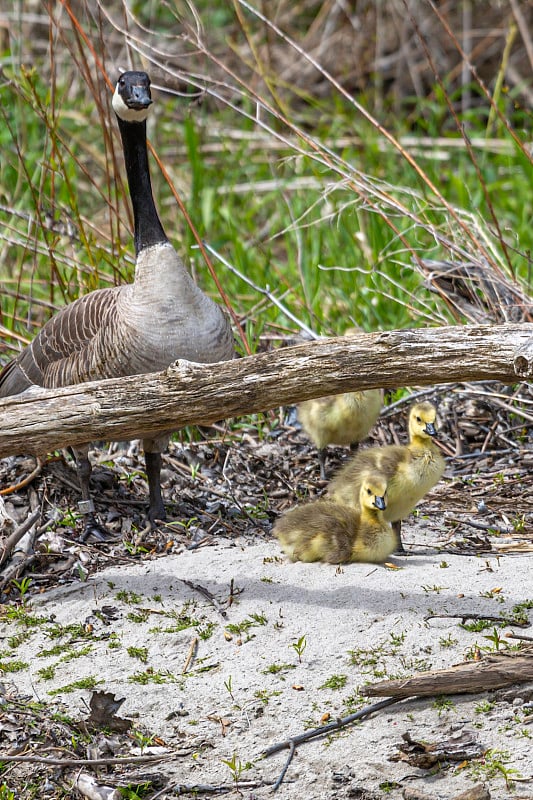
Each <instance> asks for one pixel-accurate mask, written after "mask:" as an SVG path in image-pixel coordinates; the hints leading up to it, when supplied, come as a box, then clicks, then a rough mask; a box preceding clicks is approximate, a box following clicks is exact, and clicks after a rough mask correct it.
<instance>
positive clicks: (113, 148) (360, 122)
mask: <svg viewBox="0 0 533 800" xmlns="http://www.w3.org/2000/svg"><path fill="white" fill-rule="evenodd" d="M532 30H533V8H532V7H531V4H529V3H527V2H519V0H508V2H507V1H503V0H502V2H490V3H489V2H484V1H483V0H479V1H478V0H465V2H462V3H453V2H448V3H447V2H443V3H431V2H428V1H427V0H412V1H411V2H408V1H407V0H405V2H404V1H403V0H393V2H388V3H377V2H370V1H368V2H366V1H365V0H363V1H362V2H357V3H347V2H337V0H323V1H322V2H312V0H301V1H300V2H286V1H285V0H280V1H279V2H275V3H266V2H259V0H258V2H256V3H254V4H249V3H248V2H244V0H234V2H233V3H215V4H210V5H209V6H208V5H207V4H204V3H203V2H198V3H197V4H196V5H193V4H189V3H181V2H177V3H174V4H163V3H157V2H149V3H134V2H124V3H119V2H111V3H107V2H105V3H94V2H89V0H77V2H70V3H68V2H65V1H63V0H62V1H61V2H57V3H52V2H51V3H49V4H48V5H47V6H43V5H42V4H40V3H36V2H30V0H26V1H25V2H21V3H19V4H13V8H11V9H8V10H3V11H0V50H1V52H2V56H3V57H2V62H1V63H2V71H1V74H0V92H1V93H2V98H1V102H0V114H2V125H3V131H2V132H1V133H0V144H1V146H2V148H3V158H2V159H1V163H0V193H1V196H0V281H1V284H2V294H1V298H0V302H1V306H0V362H5V361H6V360H7V359H8V358H9V357H11V356H12V355H13V354H15V353H16V352H17V351H18V350H19V348H20V347H21V346H23V345H24V344H25V343H26V342H27V341H29V340H31V338H32V336H33V335H35V332H36V331H37V330H38V329H39V327H40V326H41V325H42V324H43V323H44V321H46V319H47V318H48V317H49V316H50V314H52V313H53V311H54V310H55V309H56V308H57V307H59V306H60V305H62V304H63V303H64V302H68V301H69V300H71V299H73V298H74V297H77V296H78V295H79V294H80V293H83V292H85V291H87V290H91V289H93V288H95V287H96V286H104V285H108V284H112V283H116V282H120V281H123V280H127V279H129V277H130V275H131V269H132V266H133V261H132V257H131V256H132V247H131V227H132V225H131V216H130V209H129V204H128V199H127V191H126V189H125V185H124V178H123V169H122V161H121V158H122V156H121V152H120V147H119V145H118V138H117V135H116V129H115V127H116V126H115V122H114V120H113V115H112V113H111V110H110V92H109V88H110V82H112V81H113V79H114V78H115V76H116V74H117V72H118V70H120V69H124V68H129V67H135V68H139V67H142V68H144V69H146V70H147V71H148V72H149V73H150V74H151V76H152V80H153V83H154V85H155V86H156V87H157V89H159V95H158V100H159V106H158V110H157V128H154V129H153V131H152V135H151V139H152V142H153V147H154V150H153V155H154V157H155V158H156V159H157V158H160V162H159V167H160V168H161V169H160V170H159V169H156V168H155V163H154V164H153V167H154V168H153V169H152V174H153V180H154V187H155V192H156V195H157V198H158V205H159V207H160V209H161V214H162V217H163V219H164V222H165V225H166V226H167V227H168V229H169V230H172V231H173V236H172V238H173V241H175V243H176V245H177V246H178V247H179V248H181V249H182V251H183V253H184V254H187V257H188V258H189V259H190V263H191V268H192V269H193V270H194V271H195V273H196V274H197V276H198V279H199V280H200V281H201V282H202V283H203V284H205V286H207V287H208V288H209V289H210V290H211V291H212V292H213V294H216V293H217V285H216V282H215V281H214V280H213V279H212V277H209V271H211V273H212V274H214V275H216V276H218V278H219V279H220V280H221V281H222V283H223V286H224V289H225V293H226V300H227V302H228V303H229V304H230V305H231V307H232V310H233V311H234V313H235V315H236V317H238V319H239V322H240V325H241V332H240V336H241V349H242V352H247V351H249V352H256V351H257V350H264V349H270V348H272V347H277V346H279V345H280V344H286V343H287V342H289V343H290V342H292V341H293V340H294V337H295V336H296V335H299V334H300V333H301V332H302V331H303V332H304V333H306V335H311V336H316V335H317V334H319V333H328V334H331V333H342V332H343V330H344V329H345V327H346V325H347V324H352V323H356V324H359V325H361V326H362V327H363V328H365V329H367V330H376V329H387V328H389V329H390V328H401V327H407V326H411V325H415V326H417V325H429V326H436V325H443V324H448V323H450V322H452V323H457V324H476V323H487V322H488V323H500V322H514V323H516V322H526V323H527V322H532V321H533V299H532V297H531V294H532V292H531V251H532V250H533V239H532V238H531V237H532V226H531V219H532V218H533V199H532V192H531V186H532V184H533V167H532V152H533V151H532V148H531V114H530V110H528V109H531V106H532V100H533V78H532V75H533V39H532V35H531V31H532ZM177 131H178V133H177ZM176 203H178V205H179V207H180V209H181V211H178V210H177V208H176ZM183 211H187V212H188V217H189V219H188V220H187V224H184V223H183V215H182V213H181V212H183ZM202 239H206V240H207V250H206V252H204V253H202V254H201V255H200V254H199V251H198V250H193V249H191V247H192V246H193V245H194V244H195V242H197V241H199V240H202ZM217 254H218V255H220V256H222V258H223V259H224V260H223V261H219V259H218V257H217ZM206 265H207V266H206ZM410 390H411V391H414V392H416V387H410ZM422 393H423V394H426V395H427V396H428V397H429V398H430V399H433V400H435V401H437V402H438V405H439V421H440V431H441V433H440V442H441V444H442V447H443V449H444V451H445V454H446V456H447V459H448V468H447V473H446V480H445V482H444V483H443V484H442V485H440V486H439V487H438V488H437V489H436V490H435V492H434V493H433V494H432V496H431V497H430V499H429V502H428V503H427V504H426V505H424V507H423V513H424V514H425V515H426V516H427V518H428V519H429V520H430V523H433V522H434V520H435V519H436V518H437V515H438V518H439V520H443V526H444V533H443V535H442V536H441V542H440V544H439V548H440V550H439V552H440V553H443V554H445V553H447V552H448V553H455V554H457V553H459V554H472V553H477V554H483V555H484V556H486V557H487V558H488V557H490V556H491V555H493V556H494V555H495V554H496V555H497V556H498V557H502V558H504V557H505V554H506V553H507V554H508V553H524V559H526V558H528V556H527V554H528V553H530V552H531V547H532V544H531V542H532V539H531V530H532V525H533V486H532V479H531V475H532V470H533V460H532V445H533V393H532V390H531V385H530V384H528V383H520V384H516V385H513V386H509V387H504V386H501V385H499V384H496V383H494V382H485V383H483V384H454V385H453V386H449V387H446V388H443V387H442V386H439V387H437V388H435V389H428V390H424V391H423V392H422ZM386 400H387V408H386V409H385V410H384V412H383V414H382V418H381V422H380V425H379V427H378V428H376V429H375V430H374V432H373V435H372V439H371V442H372V443H374V444H384V443H387V442H399V441H403V438H404V425H403V420H404V416H405V410H406V407H407V405H408V403H409V402H410V398H409V395H408V393H407V391H406V390H405V389H404V387H398V392H391V393H388V395H387V397H386ZM265 411H266V409H265ZM204 436H205V437H206V438H205V439H204ZM92 455H93V457H94V459H95V460H96V461H97V462H98V463H99V467H100V468H99V469H96V470H95V476H94V477H95V480H96V481H97V482H98V488H99V490H100V491H99V493H98V494H99V499H98V503H97V510H98V511H99V513H100V514H101V515H102V517H103V520H104V521H105V523H106V524H107V526H108V527H109V529H110V530H112V531H113V533H114V534H115V535H116V540H115V541H113V542H111V543H106V544H99V545H98V546H94V545H93V544H91V543H80V542H79V541H78V532H79V528H80V522H79V518H78V516H77V515H76V514H73V513H72V509H73V508H75V506H76V501H77V499H78V497H77V486H76V481H75V477H74V471H73V469H72V467H71V465H70V464H69V462H68V461H66V460H65V458H64V456H63V455H62V454H60V453H56V454H54V455H52V456H49V457H48V458H47V459H46V460H43V461H39V460H36V459H33V458H29V457H27V456H22V455H21V456H18V457H12V458H9V459H4V460H3V461H1V462H0V487H1V489H0V503H1V504H2V505H1V507H0V510H1V511H2V513H3V512H5V513H6V516H5V517H1V516H0V525H2V524H3V525H4V526H5V527H4V537H6V536H8V535H10V536H11V538H10V539H8V540H7V541H6V539H5V538H4V548H5V551H4V555H3V556H2V558H1V559H0V564H1V566H2V570H1V573H0V588H1V591H2V599H3V601H4V603H5V605H4V606H3V607H2V611H1V613H2V618H3V621H4V622H8V621H9V620H10V619H14V618H15V617H14V616H12V617H10V614H12V615H13V614H14V613H15V612H16V613H17V614H19V612H20V614H22V615H24V614H29V613H30V612H31V599H32V596H33V595H34V594H35V593H36V592H37V591H41V590H42V591H44V590H46V589H49V588H51V587H52V586H54V585H56V584H57V582H58V581H66V582H69V581H73V580H79V578H80V576H81V577H83V578H84V579H85V578H87V577H88V576H90V575H92V574H94V573H95V572H96V571H97V570H99V569H101V568H102V567H105V566H109V565H111V564H117V563H120V564H126V563H129V564H132V563H135V564H140V563H143V562H144V561H149V560H150V559H153V558H156V557H161V556H164V555H165V554H168V553H170V552H172V551H178V552H179V551H181V550H182V549H183V548H192V549H194V548H196V547H198V546H199V545H200V544H201V545H202V546H204V547H205V546H210V545H214V544H216V543H217V541H221V540H226V541H227V540H229V541H232V542H235V541H239V540H242V538H243V537H244V538H245V539H252V538H253V539H254V540H256V541H260V542H261V541H264V540H268V539H270V530H271V525H272V521H273V520H274V519H275V518H276V516H277V515H278V514H279V513H281V512H283V511H284V510H285V509H286V508H288V507H289V506H291V505H292V504H294V502H298V501H301V500H302V499H304V498H306V497H314V496H317V495H319V494H321V493H322V492H323V490H324V484H323V483H321V482H320V481H319V480H318V470H317V465H316V458H315V453H314V451H313V450H312V448H311V447H310V446H309V444H308V442H306V441H305V438H304V436H303V435H302V433H301V432H300V431H299V429H298V426H297V425H295V420H294V415H293V413H292V411H291V410H290V409H289V410H279V412H276V413H274V412H270V413H268V414H266V415H265V416H262V415H257V416H254V417H251V418H246V419H243V420H237V421H232V422H231V424H229V425H228V426H222V425H220V426H216V427H215V428H214V429H210V430H209V432H207V431H205V430H204V431H202V432H201V433H198V432H197V431H196V430H189V429H186V430H184V431H182V432H181V433H180V434H179V441H176V442H173V443H172V444H171V447H170V451H169V454H168V455H167V456H166V457H165V475H164V477H165V496H166V500H167V501H168V506H169V510H170V512H171V516H172V517H173V518H175V520H176V521H174V522H173V523H172V524H170V525H168V526H161V527H160V528H159V529H158V530H156V531H148V530H146V529H144V522H143V509H144V505H145V499H146V481H145V476H144V474H143V472H142V466H141V463H140V460H139V458H138V449H137V446H136V445H132V446H131V447H126V446H124V445H121V444H111V445H105V444H104V443H100V446H99V447H98V448H97V449H96V450H95V451H94V453H93V454H92ZM344 456H345V451H343V450H342V449H341V448H331V455H330V458H329V471H330V473H331V471H333V469H334V468H335V467H336V466H338V465H339V464H340V463H341V462H342V459H343V458H344ZM28 522H29V523H30V526H29V527H30V533H29V535H28V536H27V537H24V526H25V525H27V524H28ZM441 533H442V531H441ZM21 537H24V538H23V539H22V541H23V542H24V543H25V546H26V549H25V550H23V551H19V552H17V553H16V554H15V555H14V556H13V549H14V547H15V545H16V543H17V542H18V541H19V540H20V539H21ZM11 556H13V557H11ZM529 558H530V556H529ZM525 563H526V562H525V560H524V564H525ZM20 614H19V617H20ZM17 630H18V629H17ZM16 647H17V642H16V641H15V640H13V641H12V642H11V643H9V644H7V645H6V648H5V652H4V653H3V661H2V662H1V664H4V665H5V664H6V663H11V662H13V661H14V659H15V656H16ZM0 666H1V665H0ZM3 668H4V667H2V669H3ZM6 702H8V703H9V709H8V710H9V719H8V723H9V725H11V726H12V727H11V729H10V734H9V736H11V739H10V742H13V741H14V742H15V743H16V744H17V745H20V746H25V747H29V748H30V750H31V752H34V751H35V749H36V748H40V749H41V751H42V752H46V753H48V752H49V751H50V748H55V752H56V754H57V755H58V756H60V757H61V758H66V757H68V758H70V759H71V760H72V759H74V758H75V757H78V758H79V757H84V756H85V755H86V751H87V747H88V746H89V744H91V745H92V746H94V747H95V748H96V751H98V746H99V745H98V741H99V740H98V733H97V732H95V731H94V730H90V731H89V732H88V731H87V729H84V731H83V735H81V736H80V735H79V723H78V722H76V723H75V724H74V723H73V722H72V720H71V719H70V718H69V719H60V718H59V717H57V716H56V715H55V709H54V710H53V713H52V712H51V711H50V709H49V708H47V707H46V705H45V704H43V705H42V706H39V707H37V706H35V707H30V706H29V705H28V704H27V701H26V700H25V699H24V698H20V697H18V696H17V695H16V693H12V694H10V695H9V697H8V700H7V701H6ZM28 720H30V722H28ZM105 721H106V722H109V719H107V718H106V719H105ZM101 722H102V721H101V720H100V723H101ZM6 724H7V723H6ZM74 729H75V733H76V735H75V736H73V730H74ZM5 730H7V728H6V729H5ZM3 734H4V728H2V730H0V736H2V735H3ZM139 735H140V734H139ZM84 737H85V738H84ZM8 738H9V737H8ZM129 746H130V745H129V743H128V741H127V740H126V737H124V739H123V740H121V753H125V752H127V751H128V747H129ZM39 770H40V772H39V778H38V780H37V783H36V784H35V783H32V780H33V779H32V775H33V766H32V765H30V766H28V765H24V764H18V765H17V764H16V763H14V764H11V765H10V766H8V767H7V768H6V766H5V764H4V765H3V767H2V770H1V771H0V775H1V777H0V800H10V798H11V797H15V796H16V797H21V798H31V797H41V796H42V794H40V792H41V788H42V785H43V783H44V782H46V781H47V780H48V779H49V778H50V779H51V780H52V782H51V783H50V787H51V788H50V794H49V795H48V796H50V797H57V798H59V797H64V796H78V795H73V794H68V792H70V791H72V790H71V789H70V788H69V787H71V786H72V781H73V773H72V772H69V771H68V770H67V771H66V772H65V771H62V770H58V769H57V768H56V767H52V766H50V765H40V766H39ZM122 770H123V771H122V772H119V771H118V770H117V771H116V772H115V779H116V781H117V782H118V783H120V784H121V785H124V784H125V783H126V778H127V776H128V775H129V776H130V777H131V776H132V772H131V770H129V769H128V768H126V769H125V767H124V765H123V766H122ZM124 770H125V771H124ZM148 772H149V769H148V767H147V768H146V773H148ZM109 773H111V769H110V770H109ZM142 775H143V771H142V770H140V769H139V770H137V771H136V773H135V776H136V779H137V778H138V782H139V783H140V782H141V780H142ZM150 776H151V778H153V776H154V772H153V771H152V772H150ZM4 779H5V783H4V784H3V785H2V781H3V780H4ZM132 780H133V778H132ZM161 785H162V783H161V784H157V785H156V784H155V783H153V784H152V786H151V789H150V791H149V792H148V793H147V794H146V796H147V797H154V798H155V797H156V796H159V794H158V792H156V788H157V790H158V791H159V788H160V786H161ZM9 786H11V787H12V788H15V789H16V791H17V792H18V794H15V795H10V794H9V793H8V792H9V791H10V790H9V788H8V787H9ZM230 788H231V787H230ZM2 791H5V793H4V794H1V792H2ZM85 796H88V795H85ZM124 796H129V797H131V798H134V797H136V796H137V795H133V794H131V795H124ZM332 796H333V795H332ZM347 796H348V795H347ZM359 796H363V795H359ZM369 796H370V795H369ZM379 796H380V797H382V796H385V795H384V794H383V795H381V794H380V795H379ZM395 796H396V797H399V794H396V795H395Z"/></svg>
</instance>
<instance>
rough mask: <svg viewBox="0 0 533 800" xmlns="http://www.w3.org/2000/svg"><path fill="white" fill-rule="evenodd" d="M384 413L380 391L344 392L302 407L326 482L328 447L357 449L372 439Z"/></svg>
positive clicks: (302, 417) (301, 414)
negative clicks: (338, 445) (368, 437)
mask: <svg viewBox="0 0 533 800" xmlns="http://www.w3.org/2000/svg"><path fill="white" fill-rule="evenodd" d="M380 410H381V390H380V389H368V390H367V391H363V392H344V393H343V394H335V395H328V396H327V397H317V398H316V399H314V400H304V402H303V403H300V404H299V406H298V419H299V420H300V422H301V425H302V428H303V429H304V431H305V432H306V433H307V435H308V436H309V438H310V439H311V440H312V441H313V442H314V444H315V445H316V447H317V449H318V463H319V465H320V477H321V478H322V480H326V447H327V445H328V444H349V445H350V446H351V447H352V449H355V448H356V447H357V445H358V443H359V442H361V441H362V440H363V439H365V438H366V437H367V436H368V433H369V431H370V429H371V428H372V426H373V425H374V424H375V422H376V420H377V418H378V417H379V412H380Z"/></svg>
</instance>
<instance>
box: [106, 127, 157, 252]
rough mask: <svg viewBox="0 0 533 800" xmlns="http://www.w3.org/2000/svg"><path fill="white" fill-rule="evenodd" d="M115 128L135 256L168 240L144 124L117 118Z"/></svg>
mask: <svg viewBox="0 0 533 800" xmlns="http://www.w3.org/2000/svg"><path fill="white" fill-rule="evenodd" d="M118 126H119V130H120V135H121V137H122V146H123V148H124V161H125V163H126V174H127V176H128V186H129V189H130V197H131V204H132V206H133V220H134V227H135V231H134V241H135V252H136V253H137V254H138V253H139V252H140V251H141V250H144V249H145V248H146V247H152V246H153V245H155V244H161V243H163V242H168V239H167V236H166V234H165V231H164V230H163V226H162V225H161V220H160V219H159V215H158V213H157V209H156V207H155V203H154V196H153V194H152V183H151V181H150V170H149V166H148V149H147V147H146V122H125V121H124V120H122V119H120V117H119V118H118Z"/></svg>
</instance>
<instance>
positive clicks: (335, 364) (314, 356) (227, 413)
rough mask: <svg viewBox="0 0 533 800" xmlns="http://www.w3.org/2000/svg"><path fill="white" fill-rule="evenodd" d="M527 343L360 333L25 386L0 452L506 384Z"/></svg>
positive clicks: (516, 337)
mask: <svg viewBox="0 0 533 800" xmlns="http://www.w3.org/2000/svg"><path fill="white" fill-rule="evenodd" d="M532 340H533V327H532V326H531V325H529V324H523V325H495V326H490V325H480V326H449V327H441V328H420V329H413V330H400V331H386V332H379V333H366V334H365V333H362V334H360V335H358V336H350V337H340V338H335V339H325V340H320V341H315V342H312V343H310V344H303V345H298V346H296V347H287V348H282V349H279V350H276V351H273V352H270V353H261V354H259V355H255V356H249V357H247V358H242V359H237V360H235V361H227V362H223V363H219V364H192V363H190V362H185V361H179V362H177V363H176V364H175V365H173V366H171V367H169V369H168V370H166V371H165V372H163V373H157V374H155V373H154V374H149V375H136V376H132V377H127V378H119V379H116V380H115V379H112V380H105V381H99V382H95V383H84V384H79V385H77V386H71V387H65V388H63V389H54V390H46V391H45V390H35V392H32V393H26V395H18V396H16V397H12V398H6V399H5V400H3V401H0V457H3V456H7V455H12V454H15V453H45V452H47V451H49V450H52V449H55V448H58V447H65V446H67V445H75V444H80V443H83V442H90V441H94V440H95V439H106V440H109V439H119V440H121V439H133V438H137V437H138V436H139V431H141V430H142V431H143V432H144V435H146V431H147V427H146V420H147V419H149V420H150V427H151V431H152V432H153V433H156V432H160V431H169V430H178V429H179V428H181V427H183V426H185V425H191V424H196V423H200V422H202V423H204V424H207V423H210V422H215V421H217V420H221V419H225V418H228V417H236V416H240V415H243V414H251V413H256V412H259V411H266V410H267V409H270V408H274V407H276V406H279V405H285V404H288V403H295V402H300V401H301V400H306V399H308V398H311V397H320V396H322V395H326V394H334V393H338V392H343V391H350V390H355V389H368V388H373V387H384V388H393V387H398V386H406V385H418V386H422V385H432V384H437V383H450V382H454V381H466V380H499V381H502V382H503V383H514V382H515V381H517V380H521V379H524V378H527V377H531V376H533V363H532V360H528V357H527V356H525V355H524V354H525V353H527V352H528V350H527V345H528V344H530V343H531V341H532ZM518 353H520V357H519V364H520V374H519V375H518V374H517V372H516V368H515V359H516V357H517V354H518ZM532 359H533V354H532ZM526 362H527V363H526ZM152 423H153V424H152Z"/></svg>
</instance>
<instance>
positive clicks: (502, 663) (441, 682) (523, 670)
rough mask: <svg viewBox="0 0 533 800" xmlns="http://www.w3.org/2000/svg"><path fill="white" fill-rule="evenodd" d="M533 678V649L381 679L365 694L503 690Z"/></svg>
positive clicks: (362, 691) (457, 692) (369, 687)
mask: <svg viewBox="0 0 533 800" xmlns="http://www.w3.org/2000/svg"><path fill="white" fill-rule="evenodd" d="M531 680H533V652H531V653H530V654H529V655H522V656H514V657H513V656H500V657H497V656H495V657H492V658H490V659H487V660H486V661H468V662H465V663H464V664H458V665H457V666H455V667H450V668H449V669H442V670H434V671H432V672H422V673H420V675H415V676H414V677H412V678H406V679H405V680H392V681H378V682H377V683H371V684H369V685H368V686H364V687H363V688H362V689H361V694H364V695H367V696H371V697H375V696H379V697H397V698H404V697H415V696H416V697H428V696H430V695H431V696H432V695H439V694H467V693H472V694H475V693H476V692H486V691H489V690H490V689H501V688H503V687H504V686H511V685H512V684H513V683H524V682H526V681H531Z"/></svg>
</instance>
